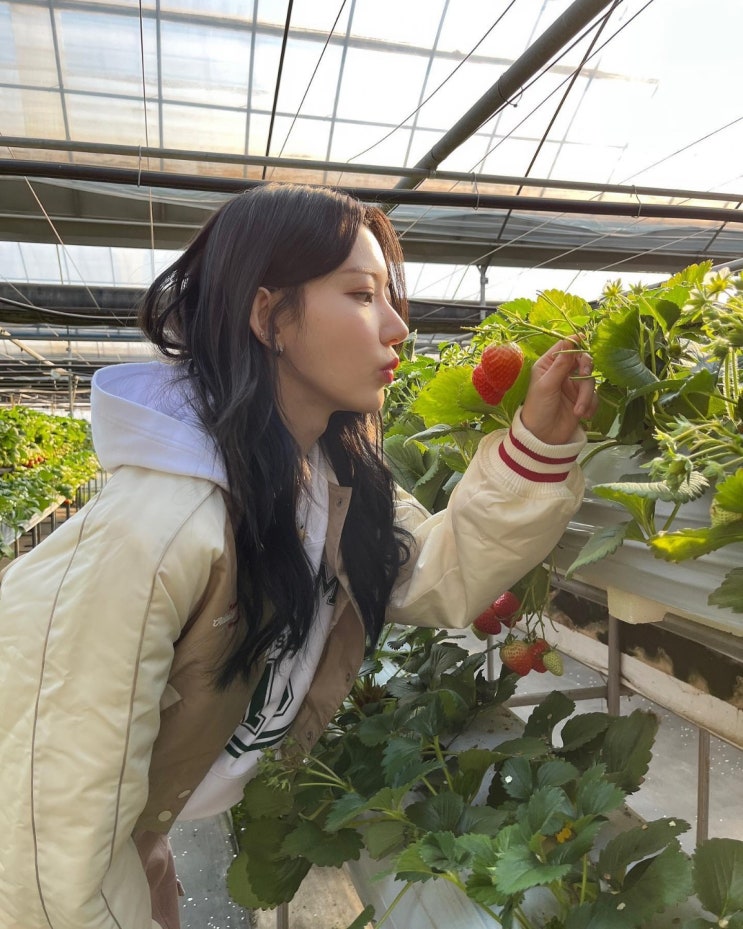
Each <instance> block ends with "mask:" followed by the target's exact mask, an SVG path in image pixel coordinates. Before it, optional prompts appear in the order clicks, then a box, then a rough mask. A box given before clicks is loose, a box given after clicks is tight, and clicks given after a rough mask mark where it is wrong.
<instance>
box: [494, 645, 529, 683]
mask: <svg viewBox="0 0 743 929" xmlns="http://www.w3.org/2000/svg"><path fill="white" fill-rule="evenodd" d="M500 660H501V661H502V662H503V664H504V665H505V666H506V667H507V668H508V669H509V670H510V671H515V672H516V674H518V675H519V676H520V677H524V676H525V675H527V674H528V673H529V671H531V670H532V668H533V662H532V656H531V651H530V649H529V645H528V643H527V642H524V640H523V639H507V640H506V641H505V642H504V643H503V645H501V650H500Z"/></svg>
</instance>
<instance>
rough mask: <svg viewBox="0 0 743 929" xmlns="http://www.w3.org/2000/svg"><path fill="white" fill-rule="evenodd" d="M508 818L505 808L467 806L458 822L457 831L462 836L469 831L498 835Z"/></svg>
mask: <svg viewBox="0 0 743 929" xmlns="http://www.w3.org/2000/svg"><path fill="white" fill-rule="evenodd" d="M505 819H506V812H505V811H504V810H494V809H493V808H492V807H489V806H467V807H465V809H464V812H463V813H462V816H461V817H460V820H459V822H458V823H457V828H456V832H457V835H460V836H461V837H462V838H464V837H465V835H466V834H467V833H479V834H482V835H489V836H494V835H497V834H498V832H499V830H500V828H501V826H502V825H503V823H504V821H505Z"/></svg>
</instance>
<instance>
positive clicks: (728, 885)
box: [694, 839, 743, 918]
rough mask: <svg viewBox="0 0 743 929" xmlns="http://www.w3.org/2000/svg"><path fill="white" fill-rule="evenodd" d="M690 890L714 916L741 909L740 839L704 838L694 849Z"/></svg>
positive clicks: (742, 850) (742, 868)
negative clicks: (692, 879) (691, 887)
mask: <svg viewBox="0 0 743 929" xmlns="http://www.w3.org/2000/svg"><path fill="white" fill-rule="evenodd" d="M694 889H695V891H696V893H697V895H698V897H699V899H700V901H701V902H702V905H703V906H704V908H705V909H706V910H709V911H710V913H714V914H715V916H717V917H720V918H721V917H725V916H728V915H731V914H733V913H735V912H736V911H738V910H743V842H741V841H739V840H737V839H707V841H706V842H702V843H701V844H700V845H698V846H697V849H696V851H695V852H694Z"/></svg>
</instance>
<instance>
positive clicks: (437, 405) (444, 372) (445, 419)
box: [412, 366, 493, 426]
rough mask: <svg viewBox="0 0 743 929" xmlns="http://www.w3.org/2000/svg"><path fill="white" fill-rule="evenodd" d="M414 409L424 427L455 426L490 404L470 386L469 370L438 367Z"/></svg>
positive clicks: (415, 403) (488, 408)
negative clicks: (441, 424) (421, 419)
mask: <svg viewBox="0 0 743 929" xmlns="http://www.w3.org/2000/svg"><path fill="white" fill-rule="evenodd" d="M412 409H413V412H415V413H418V415H419V416H421V417H422V418H423V421H424V423H425V424H426V426H437V425H439V424H440V423H444V424H448V425H452V426H456V425H459V424H460V423H463V422H467V421H468V420H471V419H472V415H471V414H472V413H473V412H475V413H479V414H481V415H482V414H484V413H489V412H491V411H492V409H493V408H492V407H491V406H490V405H489V404H487V403H485V401H484V400H482V399H481V398H480V396H479V394H478V393H477V391H476V390H475V388H474V387H473V386H472V369H471V368H467V367H443V366H442V367H440V368H439V370H438V371H437V372H436V374H435V376H434V377H433V378H432V379H431V380H430V381H429V382H428V384H426V386H425V387H424V388H423V390H422V391H421V392H420V394H419V395H418V397H417V399H416V400H415V401H414V403H413V407H412Z"/></svg>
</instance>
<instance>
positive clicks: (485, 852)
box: [228, 630, 743, 929]
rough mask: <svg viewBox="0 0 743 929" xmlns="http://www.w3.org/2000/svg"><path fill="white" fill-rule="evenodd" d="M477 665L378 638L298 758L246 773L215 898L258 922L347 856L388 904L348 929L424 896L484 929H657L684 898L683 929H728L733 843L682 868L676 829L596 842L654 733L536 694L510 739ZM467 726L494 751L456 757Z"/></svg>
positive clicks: (712, 846) (414, 643)
mask: <svg viewBox="0 0 743 929" xmlns="http://www.w3.org/2000/svg"><path fill="white" fill-rule="evenodd" d="M392 636H397V637H396V638H393V637H392ZM546 654H549V652H547V653H546ZM482 661H483V655H481V654H480V655H470V654H469V653H468V652H467V650H466V649H463V648H461V647H460V646H459V645H458V644H457V643H456V642H455V641H452V638H451V637H447V636H446V635H445V634H444V633H442V632H435V631H433V630H406V631H400V630H394V631H393V632H392V633H391V634H390V638H388V639H387V641H386V642H383V643H382V645H381V647H380V650H379V651H378V653H377V655H376V656H375V657H374V658H373V659H370V660H369V662H368V664H367V667H366V669H365V671H366V673H365V674H364V675H362V677H361V678H360V679H359V680H358V681H357V682H356V684H355V687H354V691H353V693H352V694H351V697H350V698H349V699H348V700H347V701H346V703H345V705H344V706H343V707H342V709H341V710H340V711H339V713H338V714H337V716H336V719H335V720H334V722H333V724H332V725H331V727H330V728H329V730H328V731H327V732H326V733H325V734H324V736H323V737H322V738H321V740H320V742H319V743H318V744H317V745H316V747H315V748H314V749H313V751H312V752H311V754H310V755H309V757H304V756H302V754H301V753H299V752H298V751H296V749H294V750H293V747H292V746H291V745H289V746H285V748H282V751H281V753H280V754H279V753H276V752H267V753H266V755H265V756H264V757H263V759H262V760H261V762H260V764H259V773H258V775H257V776H256V777H255V778H254V779H253V780H252V781H250V782H249V783H248V785H247V787H246V789H245V796H244V800H243V801H242V802H241V803H240V804H239V805H238V806H237V807H235V808H234V810H233V818H234V824H235V829H236V835H237V841H238V846H239V853H238V855H237V857H236V859H235V860H234V862H233V863H232V865H231V867H230V871H229V875H228V886H229V889H230V893H231V895H232V897H233V898H234V899H235V900H236V901H237V902H238V903H241V904H242V905H244V906H247V907H250V908H261V909H269V908H273V907H275V906H277V905H278V904H279V903H282V902H285V901H288V900H291V899H292V897H293V896H294V894H295V892H296V890H297V888H298V887H299V886H300V884H301V882H302V880H303V878H304V876H305V875H306V874H307V872H308V871H309V869H310V868H311V867H312V866H313V865H315V866H321V867H340V866H341V865H342V864H343V863H344V862H346V861H356V860H358V858H359V857H360V855H361V854H362V852H363V853H365V854H366V855H368V856H369V857H370V858H371V859H374V860H377V861H379V862H380V863H382V864H383V865H384V868H385V870H386V872H387V873H389V874H393V875H395V877H396V878H397V881H398V882H399V893H398V894H397V896H396V898H395V899H394V900H393V901H392V903H391V904H390V906H389V907H388V909H387V910H386V911H385V912H382V913H379V914H375V913H374V908H373V907H372V906H371V905H367V906H366V907H365V908H364V910H363V912H362V913H361V914H360V916H359V917H358V919H356V920H354V922H353V924H352V926H351V927H349V929H359V927H362V926H365V925H367V923H368V922H369V921H370V920H371V919H372V918H374V919H375V922H374V925H375V926H377V927H382V926H383V925H384V924H385V922H386V920H387V919H388V917H389V916H390V915H391V913H392V912H393V911H394V908H395V906H396V905H397V904H398V903H399V900H400V899H401V898H402V897H403V896H404V895H405V894H406V893H407V892H409V891H410V889H411V887H413V885H420V884H422V883H427V882H435V881H445V882H448V883H449V884H451V885H453V886H454V887H456V888H458V890H459V891H460V892H461V893H462V894H464V895H466V897H468V898H469V900H470V901H471V904H472V906H474V907H475V908H477V909H478V910H479V911H480V912H482V913H483V914H486V915H487V917H489V919H490V920H492V925H493V926H503V927H519V929H588V927H601V929H638V927H642V929H645V927H647V926H648V925H649V924H650V922H651V921H653V925H654V926H658V925H661V924H660V923H658V922H656V921H655V920H656V919H657V918H658V914H663V913H664V912H666V911H670V913H669V917H668V920H669V921H668V922H667V923H665V924H663V925H666V926H668V927H670V926H672V925H678V924H679V920H678V919H677V918H676V917H675V916H674V915H673V910H672V908H673V907H675V906H676V905H677V904H679V903H681V902H682V901H685V900H687V899H688V898H689V897H690V895H691V894H693V893H696V894H697V895H698V897H699V900H700V901H701V905H702V906H703V907H704V908H705V911H706V912H708V913H709V914H710V917H709V919H705V918H703V917H702V916H700V917H699V918H698V919H692V921H691V922H689V923H687V925H686V926H685V927H684V929H703V927H705V926H708V927H712V926H715V925H716V926H729V927H731V929H732V927H734V926H740V925H741V922H740V920H741V918H743V896H742V894H741V889H740V886H739V884H740V881H739V878H738V875H739V873H740V868H741V867H742V866H743V842H740V841H735V840H733V839H712V840H710V841H709V842H706V843H704V844H702V845H700V847H699V849H698V850H697V851H696V853H695V854H694V856H693V858H691V859H690V858H689V857H688V856H687V855H686V854H684V852H683V851H682V850H681V847H680V845H679V842H678V836H679V835H681V834H683V833H684V832H685V831H686V830H688V828H689V826H688V824H687V823H686V822H683V821H682V820H680V819H674V818H671V817H668V818H662V819H658V820H655V821H653V822H647V823H643V824H638V825H635V826H632V827H630V828H628V829H625V830H624V831H622V830H619V831H617V830H616V829H615V828H613V827H612V826H611V825H610V820H611V817H612V814H613V813H615V812H616V811H618V810H620V809H621V808H622V806H623V804H624V802H625V800H626V798H627V796H628V795H630V794H632V793H633V792H634V791H636V790H637V789H638V787H639V785H640V783H641V782H642V780H643V777H644V776H645V774H646V772H647V769H648V764H649V761H650V757H651V750H652V745H653V742H654V738H655V734H656V730H657V725H658V722H657V719H656V718H655V716H654V715H653V714H651V713H648V712H646V711H641V710H635V711H634V712H633V713H631V714H630V715H629V716H624V717H612V716H609V715H608V714H604V713H586V714H581V715H575V705H574V703H573V702H572V701H571V700H570V699H569V698H568V697H567V696H565V695H564V694H560V693H559V692H553V693H551V694H550V695H549V696H548V697H547V698H546V699H545V700H544V701H543V702H542V703H541V704H540V705H538V706H537V707H535V709H534V710H533V711H532V713H531V716H530V717H529V719H528V721H527V722H526V725H525V727H524V729H523V732H522V733H520V734H514V733H513V732H509V726H512V722H510V718H509V717H508V716H507V714H506V713H505V711H504V710H503V708H502V707H501V706H500V704H502V702H503V701H504V700H505V699H507V697H508V696H509V695H510V694H511V693H513V690H514V687H515V681H516V675H515V674H513V673H511V672H509V671H508V669H505V668H504V670H503V672H502V674H501V677H500V679H499V680H498V681H497V682H493V683H490V682H488V681H486V680H485V679H484V678H483V676H482V674H481V673H480V667H481V664H482ZM370 698H371V699H370ZM480 716H483V717H484V722H485V721H486V723H487V724H486V725H484V726H483V729H487V731H489V732H490V733H492V732H493V731H494V729H495V730H496V732H497V731H499V732H500V736H495V737H493V736H490V737H489V738H488V746H487V747H479V742H478V744H476V745H475V747H472V746H471V745H462V746H460V745H459V744H458V743H461V742H462V741H463V739H462V733H463V732H465V731H466V729H467V728H468V727H471V726H472V723H473V720H474V719H477V718H479V717H480ZM558 727H560V730H561V731H560V734H559V736H558V735H557V729H558ZM499 739H500V741H499ZM256 835H259V836H260V842H257V841H256V840H255V837H256ZM537 889H538V891H539V892H538V895H537V896H536V897H535V896H534V893H535V891H537ZM362 902H363V900H362ZM712 914H713V915H712Z"/></svg>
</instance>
